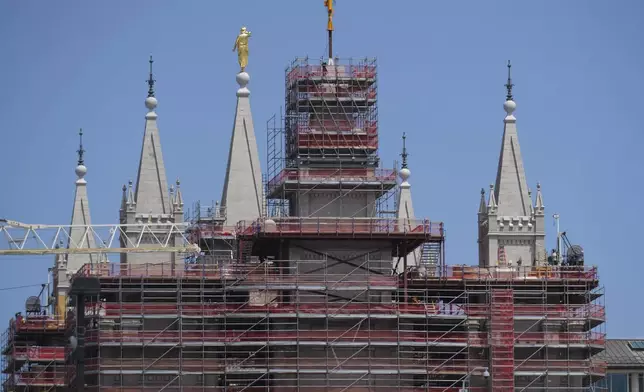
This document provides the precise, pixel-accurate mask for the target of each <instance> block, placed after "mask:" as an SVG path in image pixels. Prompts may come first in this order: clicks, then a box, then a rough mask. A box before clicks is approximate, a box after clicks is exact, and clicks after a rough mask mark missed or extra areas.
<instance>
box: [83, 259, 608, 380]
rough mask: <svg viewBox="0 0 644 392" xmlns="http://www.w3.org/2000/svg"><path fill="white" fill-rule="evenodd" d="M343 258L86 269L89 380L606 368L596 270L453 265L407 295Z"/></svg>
mask: <svg viewBox="0 0 644 392" xmlns="http://www.w3.org/2000/svg"><path fill="white" fill-rule="evenodd" d="M335 263H336V261H335V260H330V259H323V260H315V261H312V260H282V261H278V260H270V261H264V262H256V263H248V262H239V261H238V260H228V261H226V262H220V263H218V264H216V265H203V264H202V265H191V266H186V268H172V267H171V266H169V265H167V264H163V263H161V264H154V265H117V264H112V265H110V268H109V269H107V270H106V269H104V268H103V269H99V268H96V267H93V266H86V267H84V268H83V269H82V270H81V271H79V276H96V277H98V278H99V279H100V282H101V294H100V297H96V298H92V299H91V300H90V302H89V303H88V304H87V307H88V308H89V309H93V311H91V312H86V315H87V320H86V322H87V324H86V328H87V332H86V351H85V352H86V354H85V357H86V361H87V362H86V379H85V381H86V384H87V386H88V390H89V391H107V390H109V391H123V392H125V391H134V390H137V391H142V390H144V391H145V390H149V391H160V390H163V391H205V390H219V391H237V392H241V391H249V392H258V391H268V390H271V391H278V392H295V391H320V390H325V391H334V392H340V391H347V392H367V391H385V390H388V391H390V390H396V391H410V392H411V391H418V392H420V391H430V392H439V391H440V392H456V391H458V390H459V389H460V388H463V387H464V386H467V387H468V388H469V389H468V390H471V391H481V392H482V391H487V390H489V388H490V387H491V388H493V390H494V391H502V390H512V391H526V392H529V391H544V390H553V391H574V390H579V391H581V390H585V388H587V387H588V386H589V385H591V384H592V383H593V382H594V381H596V380H597V379H599V378H601V377H602V376H603V374H604V372H605V368H604V364H603V363H601V362H597V361H595V360H593V359H591V358H592V356H593V354H595V353H597V352H599V351H601V350H602V349H603V346H604V339H605V335H604V333H603V332H602V331H600V330H599V329H600V327H601V325H603V322H604V320H605V313H604V307H603V304H602V303H601V298H602V294H603V292H602V291H601V289H598V287H597V276H596V270H595V269H593V268H583V267H581V268H580V267H568V268H567V267H553V268H551V269H550V270H549V273H548V274H543V273H542V271H541V269H540V267H517V268H514V269H512V270H507V269H506V268H478V267H466V268H464V267H459V266H454V267H445V266H443V267H438V268H440V269H441V271H440V272H439V273H437V274H436V275H437V277H429V276H420V275H415V276H409V277H408V279H407V294H408V295H407V296H404V295H403V291H402V290H403V289H402V288H403V282H401V277H399V276H395V275H392V274H391V270H390V263H391V260H372V259H370V258H369V257H365V258H362V259H361V260H360V261H356V260H354V261H353V262H352V263H347V264H346V268H345V269H343V270H342V271H341V272H339V271H340V270H339V269H338V268H337V266H336V267H334V268H331V266H332V264H335ZM404 298H407V301H405V300H404ZM513 325H514V328H512V326H513ZM507 326H509V327H507ZM488 369H489V372H490V374H491V375H492V377H491V378H492V380H491V385H487V384H486V383H487V381H488V380H486V379H485V377H483V372H484V371H485V370H488Z"/></svg>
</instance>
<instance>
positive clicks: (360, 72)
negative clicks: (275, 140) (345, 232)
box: [268, 58, 396, 218]
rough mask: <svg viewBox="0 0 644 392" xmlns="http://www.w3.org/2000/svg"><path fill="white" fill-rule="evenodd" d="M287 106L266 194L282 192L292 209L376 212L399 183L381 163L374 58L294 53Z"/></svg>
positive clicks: (325, 213) (301, 212)
mask: <svg viewBox="0 0 644 392" xmlns="http://www.w3.org/2000/svg"><path fill="white" fill-rule="evenodd" d="M329 63H332V64H329ZM285 108H286V113H285V121H284V125H285V129H284V131H285V146H284V156H283V157H277V159H278V160H280V161H281V162H283V165H280V166H282V167H281V169H282V170H281V171H274V172H272V173H270V172H269V176H270V178H271V180H270V181H269V183H268V198H275V199H283V200H286V201H287V203H286V205H288V215H290V216H298V217H331V216H332V217H345V218H356V217H363V218H367V217H374V216H375V215H376V203H377V200H378V198H379V197H380V196H382V195H383V194H384V193H386V192H388V191H389V190H391V189H392V188H394V187H395V185H396V173H395V170H393V169H391V170H383V169H379V168H378V164H379V159H378V153H377V152H378V119H377V113H378V110H377V88H376V61H375V60H374V59H362V60H358V61H355V60H346V61H340V60H337V59H336V60H335V61H332V62H329V61H324V62H317V63H311V62H309V59H308V58H298V59H296V60H295V61H293V62H292V63H291V64H290V66H289V67H288V68H287V70H286V102H285ZM271 159H275V158H273V157H269V168H271V164H270V161H271Z"/></svg>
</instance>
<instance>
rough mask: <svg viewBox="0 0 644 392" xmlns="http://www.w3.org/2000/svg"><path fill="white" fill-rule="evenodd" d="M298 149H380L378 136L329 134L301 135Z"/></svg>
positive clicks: (298, 140)
mask: <svg viewBox="0 0 644 392" xmlns="http://www.w3.org/2000/svg"><path fill="white" fill-rule="evenodd" d="M297 146H298V148H367V149H375V148H378V136H370V135H364V136H361V135H356V134H352V133H346V134H342V133H340V134H337V133H336V134H328V133H299V134H298V136H297Z"/></svg>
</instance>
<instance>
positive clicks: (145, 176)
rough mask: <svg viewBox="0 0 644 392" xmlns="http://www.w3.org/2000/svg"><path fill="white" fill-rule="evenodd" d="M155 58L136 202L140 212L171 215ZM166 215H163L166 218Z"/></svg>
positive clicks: (138, 212) (147, 100)
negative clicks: (159, 113)
mask: <svg viewBox="0 0 644 392" xmlns="http://www.w3.org/2000/svg"><path fill="white" fill-rule="evenodd" d="M152 64H153V60H152V57H150V77H149V79H148V80H147V83H148V97H147V98H146V99H145V106H146V107H147V108H148V112H147V114H146V115H145V130H144V132H143V144H142V146H141V160H140V162H139V171H138V175H137V178H136V190H135V193H134V202H135V203H136V213H137V214H152V215H156V216H158V215H161V216H166V217H168V216H169V215H170V198H169V195H168V181H167V179H166V174H165V165H164V163H163V154H162V153H161V140H160V138H159V128H158V127H157V114H156V112H155V109H156V107H157V103H158V101H157V99H156V97H155V96H154V82H155V80H154V77H153V74H152ZM162 219H163V218H162Z"/></svg>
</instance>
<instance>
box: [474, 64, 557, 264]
mask: <svg viewBox="0 0 644 392" xmlns="http://www.w3.org/2000/svg"><path fill="white" fill-rule="evenodd" d="M507 67H508V80H507V83H506V84H505V88H506V90H507V94H506V97H505V102H504V103H503V109H504V110H505V113H506V116H505V118H504V120H503V124H504V127H503V138H502V140H501V152H500V154H499V165H498V169H497V173H496V182H495V184H494V185H492V186H490V195H489V198H488V203H487V211H486V213H482V208H481V206H479V213H478V221H479V264H480V265H481V266H495V265H497V263H498V254H499V250H500V249H504V252H505V255H506V261H507V262H508V263H510V264H512V265H517V264H519V263H520V264H521V265H523V266H527V265H533V264H537V263H539V262H541V260H542V259H544V257H545V248H544V245H545V228H544V214H543V209H542V208H541V209H539V207H534V208H533V206H532V198H531V195H530V191H529V189H528V182H527V181H526V174H525V169H524V167H523V158H522V156H521V148H520V147H519V138H518V134H517V126H516V118H515V117H514V111H515V110H516V107H517V105H516V103H515V102H514V96H513V94H512V88H513V87H514V84H513V83H512V75H511V69H512V68H511V67H512V65H511V64H510V62H509V61H508V65H507ZM541 198H542V196H541V186H540V185H537V205H539V203H541V205H542V204H543V203H542V201H541V202H540V201H539V200H541Z"/></svg>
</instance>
